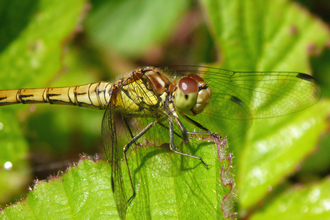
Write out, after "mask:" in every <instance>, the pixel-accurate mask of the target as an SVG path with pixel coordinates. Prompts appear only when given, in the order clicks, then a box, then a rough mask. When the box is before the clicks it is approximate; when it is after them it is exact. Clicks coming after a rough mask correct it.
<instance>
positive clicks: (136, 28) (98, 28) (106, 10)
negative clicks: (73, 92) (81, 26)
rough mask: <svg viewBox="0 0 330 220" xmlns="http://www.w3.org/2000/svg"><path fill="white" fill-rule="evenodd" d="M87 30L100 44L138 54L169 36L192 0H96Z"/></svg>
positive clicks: (130, 53) (123, 51)
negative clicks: (100, 0)
mask: <svg viewBox="0 0 330 220" xmlns="http://www.w3.org/2000/svg"><path fill="white" fill-rule="evenodd" d="M94 2H95V7H94V8H93V9H92V11H91V12H90V15H89V16H88V18H87V20H86V32H87V34H88V36H89V37H90V39H91V41H93V42H94V43H95V44H96V45H98V46H99V47H101V48H104V47H106V49H109V50H110V51H113V52H116V53H118V54H122V55H125V56H131V57H137V56H139V55H142V54H143V53H145V52H146V51H147V50H148V49H150V48H151V47H152V46H154V45H156V44H160V43H162V42H164V41H165V40H166V38H167V37H168V36H169V35H170V34H171V32H172V31H173V28H174V27H175V25H176V24H177V22H176V20H177V19H178V18H179V17H181V16H182V15H183V14H184V12H185V11H186V10H187V7H188V6H189V3H190V2H189V1H187V0H182V1H176V0H168V1H166V2H164V1H154V0H142V1H129V0H124V1H116V0H111V1H102V2H99V1H94Z"/></svg>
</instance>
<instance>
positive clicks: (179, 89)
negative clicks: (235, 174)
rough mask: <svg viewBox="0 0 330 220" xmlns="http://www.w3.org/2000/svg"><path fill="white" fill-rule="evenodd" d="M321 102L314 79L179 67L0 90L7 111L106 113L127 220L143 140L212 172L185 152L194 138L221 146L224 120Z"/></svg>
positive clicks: (117, 190) (114, 176)
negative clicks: (43, 108)
mask: <svg viewBox="0 0 330 220" xmlns="http://www.w3.org/2000/svg"><path fill="white" fill-rule="evenodd" d="M320 96H321V89H320V87H319V85H318V84H317V83H316V82H315V80H314V78H313V77H312V76H310V75H307V74H303V73H295V72H271V71H269V72H268V71H267V72H242V71H230V70H224V69H218V68H212V67H204V66H173V67H171V68H167V67H161V68H155V67H144V68H141V69H136V70H134V71H132V72H130V73H129V74H128V76H126V77H124V78H122V79H120V80H117V81H116V82H114V83H109V82H97V83H91V84H87V85H82V86H72V87H62V88H43V89H17V90H0V105H10V104H16V103H23V104H33V103H50V104H65V105H76V106H79V107H87V108H96V109H101V110H105V114H104V117H103V120H102V136H103V141H104V147H105V152H106V155H107V157H108V160H109V162H110V164H111V187H112V191H113V193H114V197H115V201H116V205H117V210H118V212H119V215H120V216H121V217H122V218H124V216H125V215H126V206H127V202H128V201H130V200H131V199H132V198H133V197H134V196H135V190H134V185H133V182H132V179H131V174H130V170H129V166H128V162H127V151H128V150H129V148H130V147H131V146H132V145H136V144H137V141H138V140H139V141H140V143H141V139H142V138H141V137H142V136H145V137H147V141H148V142H149V143H152V144H157V145H158V144H163V143H169V147H170V149H171V150H172V151H173V152H175V153H178V154H181V155H184V156H188V157H192V158H196V159H199V160H200V161H201V162H202V163H203V164H204V165H206V166H207V164H206V163H205V162H204V161H203V159H202V158H201V157H198V156H194V155H190V154H186V153H184V152H181V151H179V150H177V148H176V146H178V145H179V144H180V143H182V141H183V142H184V143H188V134H204V135H212V136H215V137H217V138H220V136H219V135H218V134H217V133H219V132H223V133H224V134H226V132H228V134H230V133H231V131H229V130H228V131H226V130H225V131H222V130H221V129H220V128H218V125H214V124H215V123H218V122H216V121H217V119H218V118H223V119H226V120H230V121H232V122H235V121H243V120H251V119H255V118H270V117H277V116H282V115H287V114H290V113H293V112H297V111H300V110H302V109H305V108H307V107H309V106H311V105H313V104H315V103H316V102H317V101H318V100H319V98H320ZM192 116H195V117H194V119H192V118H191V117H192ZM197 121H200V122H201V123H203V125H202V124H201V123H199V122H197ZM183 122H185V123H186V125H184V123H183ZM187 122H188V123H187ZM212 122H213V123H212ZM234 124H235V123H231V125H234ZM230 127H232V126H230ZM188 128H189V129H188ZM211 128H212V129H211ZM195 129H199V130H200V132H195ZM188 130H189V131H188ZM193 130H194V131H193ZM211 131H213V132H217V133H213V132H211ZM234 132H235V131H234ZM234 132H233V133H234ZM119 134H120V135H119ZM124 134H125V135H124ZM148 134H149V135H148ZM226 135H227V134H226ZM123 159H124V161H125V163H126V167H127V170H128V175H129V180H130V185H131V188H132V192H133V193H132V196H131V197H130V198H129V200H127V198H126V193H125V188H124V183H123V178H122V171H121V166H120V163H121V162H122V160H123Z"/></svg>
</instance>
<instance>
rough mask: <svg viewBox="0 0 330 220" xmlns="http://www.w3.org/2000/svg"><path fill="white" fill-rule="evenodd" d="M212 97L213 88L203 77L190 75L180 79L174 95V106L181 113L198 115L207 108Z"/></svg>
mask: <svg viewBox="0 0 330 220" xmlns="http://www.w3.org/2000/svg"><path fill="white" fill-rule="evenodd" d="M211 95H212V91H211V88H210V87H208V86H207V83H206V82H205V81H204V80H203V79H202V78H201V77H199V76H197V75H195V74H189V75H188V76H185V77H183V78H181V79H180V81H179V83H178V85H177V90H176V91H175V94H174V104H175V106H176V108H177V109H178V110H179V111H180V112H182V113H184V114H187V115H196V114H199V113H201V112H202V111H203V110H204V108H205V107H206V106H207V104H208V103H209V100H210V98H211Z"/></svg>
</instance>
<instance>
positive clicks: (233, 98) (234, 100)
mask: <svg viewBox="0 0 330 220" xmlns="http://www.w3.org/2000/svg"><path fill="white" fill-rule="evenodd" d="M230 100H231V101H233V102H235V103H237V104H239V105H243V101H242V100H240V99H239V98H237V97H235V96H231V98H230Z"/></svg>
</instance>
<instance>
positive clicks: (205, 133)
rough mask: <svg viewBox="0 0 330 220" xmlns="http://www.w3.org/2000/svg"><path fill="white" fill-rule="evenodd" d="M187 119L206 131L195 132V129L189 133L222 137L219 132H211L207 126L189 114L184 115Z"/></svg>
mask: <svg viewBox="0 0 330 220" xmlns="http://www.w3.org/2000/svg"><path fill="white" fill-rule="evenodd" d="M182 116H183V117H184V118H185V119H186V120H187V121H189V122H190V123H191V124H193V125H195V126H196V127H198V128H200V129H202V130H204V131H206V132H194V131H189V132H187V133H188V134H199V135H209V136H213V137H215V138H218V139H220V138H221V136H220V135H218V134H217V133H213V132H211V131H210V130H209V129H207V128H205V127H204V126H203V125H201V124H199V123H198V122H197V121H195V120H193V119H191V118H189V117H188V116H186V115H182Z"/></svg>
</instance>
